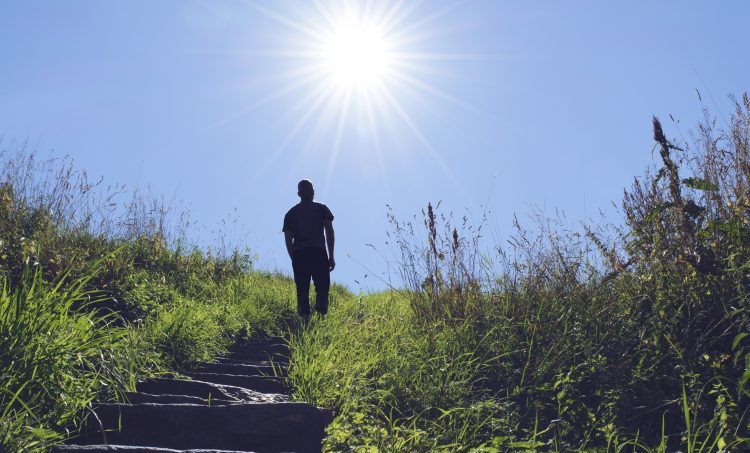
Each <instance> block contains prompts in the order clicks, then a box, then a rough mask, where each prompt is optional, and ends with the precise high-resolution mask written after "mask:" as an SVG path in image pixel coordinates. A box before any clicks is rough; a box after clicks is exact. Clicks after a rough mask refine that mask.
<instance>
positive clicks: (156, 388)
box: [136, 378, 289, 403]
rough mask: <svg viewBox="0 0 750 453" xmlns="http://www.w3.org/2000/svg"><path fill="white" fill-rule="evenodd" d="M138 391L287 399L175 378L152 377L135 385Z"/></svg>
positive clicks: (244, 399) (253, 400)
mask: <svg viewBox="0 0 750 453" xmlns="http://www.w3.org/2000/svg"><path fill="white" fill-rule="evenodd" d="M136 390H138V392H139V393H149V394H152V395H183V396H192V397H197V398H201V399H204V400H209V399H210V400H219V401H224V400H226V401H235V402H247V403H265V402H282V401H288V400H289V397H288V396H287V395H280V394H278V393H276V392H272V393H261V392H258V391H253V390H250V389H248V388H243V387H237V386H233V385H224V384H221V383H215V382H204V381H200V380H187V379H175V378H152V379H147V380H144V381H141V382H139V383H138V384H137V385H136Z"/></svg>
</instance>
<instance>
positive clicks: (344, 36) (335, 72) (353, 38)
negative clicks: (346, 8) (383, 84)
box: [321, 17, 393, 89]
mask: <svg viewBox="0 0 750 453" xmlns="http://www.w3.org/2000/svg"><path fill="white" fill-rule="evenodd" d="M321 56H322V60H323V61H322V64H323V66H324V70H325V72H327V73H328V75H329V76H330V77H331V79H332V81H333V82H334V83H335V84H336V85H337V86H339V87H343V88H363V89H367V88H372V87H373V86H374V85H375V84H376V83H377V82H379V81H381V80H382V79H383V78H384V77H385V76H386V75H387V74H388V72H389V71H390V69H391V64H392V63H393V56H392V55H391V45H390V43H389V42H388V38H387V36H385V32H384V31H383V30H382V29H379V28H378V27H377V26H376V25H374V24H370V23H362V21H360V20H357V19H356V18H352V17H344V18H341V19H339V20H338V21H336V22H335V23H334V24H333V27H332V30H331V31H330V33H328V34H326V35H324V36H323V39H322V40H321Z"/></svg>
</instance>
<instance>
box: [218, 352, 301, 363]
mask: <svg viewBox="0 0 750 453" xmlns="http://www.w3.org/2000/svg"><path fill="white" fill-rule="evenodd" d="M220 357H221V358H226V359H232V360H234V361H236V362H273V363H289V357H288V356H287V355H285V354H269V353H265V352H257V351H245V352H243V351H230V352H227V353H225V354H222V355H221V356H220Z"/></svg>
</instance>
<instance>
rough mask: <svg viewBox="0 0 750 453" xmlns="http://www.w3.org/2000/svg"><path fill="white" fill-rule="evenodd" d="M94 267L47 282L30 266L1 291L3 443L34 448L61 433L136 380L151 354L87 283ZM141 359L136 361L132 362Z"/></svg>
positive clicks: (8, 446)
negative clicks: (68, 278) (116, 321)
mask: <svg viewBox="0 0 750 453" xmlns="http://www.w3.org/2000/svg"><path fill="white" fill-rule="evenodd" d="M93 275H94V274H93V273H91V274H89V275H86V276H83V277H79V278H76V279H74V280H73V281H72V282H69V283H68V282H66V281H65V279H60V281H58V282H53V283H50V282H46V281H44V280H43V279H42V274H41V272H38V271H36V272H34V271H31V270H29V271H27V272H26V273H24V274H23V276H22V279H21V285H20V286H19V287H17V288H10V287H9V286H8V282H7V279H4V281H3V290H2V293H0V370H2V381H1V382H2V384H1V385H0V409H1V410H2V418H1V419H0V445H1V446H2V447H3V450H4V451H30V450H32V449H33V448H34V447H42V446H44V445H46V444H47V443H49V442H50V441H56V440H60V439H61V438H62V437H63V436H64V433H65V429H66V428H73V429H74V428H75V427H76V426H78V425H79V424H80V422H81V420H82V417H83V416H85V414H86V411H87V410H90V409H91V404H92V402H93V401H95V400H96V399H101V398H112V397H116V393H117V392H118V391H123V390H125V389H128V388H131V387H132V384H133V379H134V378H136V377H137V376H138V372H139V371H141V370H145V369H147V368H148V363H147V362H148V356H147V355H145V356H144V355H142V354H136V353H134V352H135V350H136V349H137V348H136V344H137V342H136V341H135V340H134V339H133V338H132V337H131V336H130V334H129V332H127V331H126V330H125V329H123V328H119V327H115V326H113V323H112V321H113V320H114V317H113V316H112V315H109V314H105V313H102V312H100V311H98V310H97V307H96V306H97V304H98V302H99V300H97V298H96V297H95V296H94V295H93V294H92V293H91V292H90V291H87V290H86V289H85V287H86V284H87V283H88V280H89V279H90V278H91V277H92V276H93ZM134 360H137V361H138V362H139V363H133V361H134Z"/></svg>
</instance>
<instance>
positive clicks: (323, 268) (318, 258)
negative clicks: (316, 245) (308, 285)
mask: <svg viewBox="0 0 750 453" xmlns="http://www.w3.org/2000/svg"><path fill="white" fill-rule="evenodd" d="M313 259H314V261H313V260H311V261H313V264H314V265H313V266H312V267H313V269H312V279H313V283H315V310H316V311H317V312H318V313H320V314H321V315H325V314H326V313H328V290H329V288H330V286H331V272H330V271H329V270H328V256H327V255H326V252H325V250H321V251H320V253H319V254H316V255H315V257H314V258H313Z"/></svg>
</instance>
